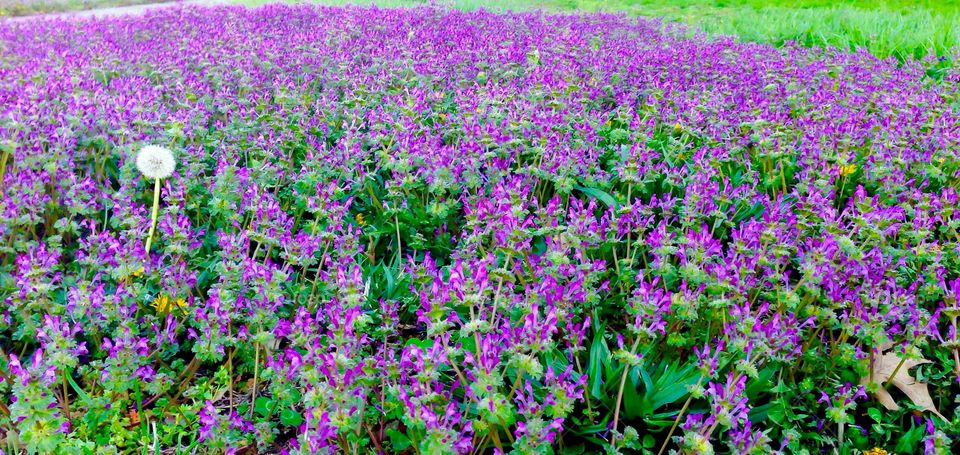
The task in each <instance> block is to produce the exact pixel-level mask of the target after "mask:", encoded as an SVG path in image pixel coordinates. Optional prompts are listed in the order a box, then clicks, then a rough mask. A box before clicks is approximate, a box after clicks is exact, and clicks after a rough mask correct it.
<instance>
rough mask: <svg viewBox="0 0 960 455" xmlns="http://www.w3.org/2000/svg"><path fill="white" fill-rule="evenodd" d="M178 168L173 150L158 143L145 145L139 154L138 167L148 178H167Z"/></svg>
mask: <svg viewBox="0 0 960 455" xmlns="http://www.w3.org/2000/svg"><path fill="white" fill-rule="evenodd" d="M176 168H177V163H176V162H175V161H174V160H173V152H171V151H170V150H169V149H166V148H163V147H160V146H158V145H148V146H145V147H144V148H142V149H140V153H138V154H137V169H139V170H140V172H141V173H142V174H143V175H145V176H147V178H151V179H165V178H167V177H170V174H173V170H174V169H176Z"/></svg>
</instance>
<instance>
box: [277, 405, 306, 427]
mask: <svg viewBox="0 0 960 455" xmlns="http://www.w3.org/2000/svg"><path fill="white" fill-rule="evenodd" d="M280 423H282V424H284V425H286V426H289V427H298V426H300V424H301V423H303V416H302V415H300V413H299V412H297V411H296V410H295V409H291V408H287V409H284V410H283V411H280Z"/></svg>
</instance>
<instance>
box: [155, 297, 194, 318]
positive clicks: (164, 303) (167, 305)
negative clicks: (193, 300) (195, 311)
mask: <svg viewBox="0 0 960 455" xmlns="http://www.w3.org/2000/svg"><path fill="white" fill-rule="evenodd" d="M174 307H176V308H180V309H181V310H182V309H184V308H186V307H187V301H186V300H184V299H177V300H171V299H170V297H167V296H165V295H158V296H157V298H156V299H154V300H153V308H154V309H156V310H157V313H160V314H166V313H169V312H170V310H173V308H174Z"/></svg>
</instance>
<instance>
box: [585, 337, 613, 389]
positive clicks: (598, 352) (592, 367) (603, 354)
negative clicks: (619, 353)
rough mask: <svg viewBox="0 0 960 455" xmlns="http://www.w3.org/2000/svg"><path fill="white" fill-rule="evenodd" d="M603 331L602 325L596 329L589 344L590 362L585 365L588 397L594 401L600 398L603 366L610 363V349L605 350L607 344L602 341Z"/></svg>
mask: <svg viewBox="0 0 960 455" xmlns="http://www.w3.org/2000/svg"><path fill="white" fill-rule="evenodd" d="M603 329H604V327H603V326H602V325H601V326H600V327H598V328H597V333H596V335H594V337H593V342H592V343H591V344H590V360H589V361H588V363H587V374H588V375H589V378H588V380H589V382H590V396H592V397H594V398H596V399H601V398H602V390H601V387H602V386H603V366H604V365H605V364H607V363H609V362H610V349H609V348H607V342H606V340H604V339H603Z"/></svg>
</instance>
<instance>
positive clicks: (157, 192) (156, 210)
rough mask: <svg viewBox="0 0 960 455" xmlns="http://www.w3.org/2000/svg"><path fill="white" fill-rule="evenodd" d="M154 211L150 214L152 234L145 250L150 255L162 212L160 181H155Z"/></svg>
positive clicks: (148, 236) (149, 235) (148, 235)
mask: <svg viewBox="0 0 960 455" xmlns="http://www.w3.org/2000/svg"><path fill="white" fill-rule="evenodd" d="M153 181H154V184H153V211H152V212H151V214H150V233H149V234H147V245H146V247H145V248H144V249H145V250H146V252H147V254H148V255H149V254H150V244H151V243H152V242H153V233H154V232H155V231H156V230H157V215H158V213H159V212H160V179H159V178H156V179H153Z"/></svg>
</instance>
